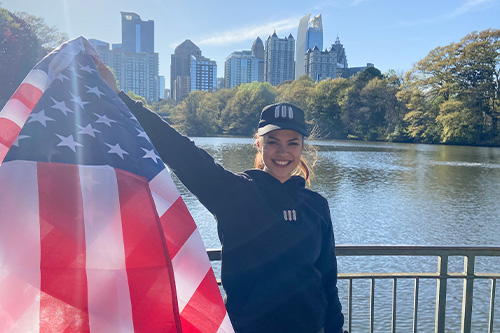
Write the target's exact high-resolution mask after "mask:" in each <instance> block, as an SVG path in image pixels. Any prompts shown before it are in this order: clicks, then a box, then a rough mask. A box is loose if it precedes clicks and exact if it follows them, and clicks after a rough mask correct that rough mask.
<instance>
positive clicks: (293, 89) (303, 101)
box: [276, 74, 315, 112]
mask: <svg viewBox="0 0 500 333" xmlns="http://www.w3.org/2000/svg"><path fill="white" fill-rule="evenodd" d="M314 86H315V84H314V81H313V79H312V78H311V77H310V76H309V75H307V74H303V75H301V76H300V77H299V78H298V79H297V80H295V81H291V82H289V83H287V84H280V85H279V86H278V91H277V96H276V101H277V102H286V103H291V104H294V105H296V106H298V107H300V108H301V109H303V110H304V111H305V112H307V109H308V108H309V105H308V97H309V96H310V94H311V92H312V90H314Z"/></svg>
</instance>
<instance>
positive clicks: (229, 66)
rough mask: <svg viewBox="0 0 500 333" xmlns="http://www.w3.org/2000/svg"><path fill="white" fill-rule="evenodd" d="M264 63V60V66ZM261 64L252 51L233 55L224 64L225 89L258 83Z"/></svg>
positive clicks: (238, 52)
mask: <svg viewBox="0 0 500 333" xmlns="http://www.w3.org/2000/svg"><path fill="white" fill-rule="evenodd" d="M262 48H264V47H262ZM262 51H263V50H262ZM262 53H264V52H262ZM262 55H263V54H262ZM263 62H264V60H262V64H263ZM260 63H261V61H260V60H259V59H257V58H256V57H255V56H254V55H253V52H252V51H235V52H233V53H231V54H230V55H229V56H228V57H227V58H226V62H225V64H224V87H226V88H233V87H235V86H238V85H240V84H242V83H250V82H253V81H258V79H259V74H260V73H259V64H260ZM262 74H263V73H262Z"/></svg>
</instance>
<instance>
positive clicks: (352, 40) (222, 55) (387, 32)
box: [0, 0, 500, 88]
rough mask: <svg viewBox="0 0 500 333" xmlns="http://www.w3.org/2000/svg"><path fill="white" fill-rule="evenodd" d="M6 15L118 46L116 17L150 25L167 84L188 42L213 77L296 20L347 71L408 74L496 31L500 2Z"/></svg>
mask: <svg viewBox="0 0 500 333" xmlns="http://www.w3.org/2000/svg"><path fill="white" fill-rule="evenodd" d="M0 6H1V7H3V8H6V9H7V10H9V11H13V12H15V11H24V12H27V13H29V14H32V15H35V16H39V17H42V18H43V19H44V20H45V23H46V24H47V25H49V26H55V27H56V28H57V29H59V31H61V32H65V33H67V34H68V36H69V38H70V39H72V38H76V37H79V36H83V37H85V38H87V39H99V40H102V41H106V42H108V43H110V44H111V43H121V14H120V12H121V11H124V12H134V13H136V14H138V15H139V16H140V17H141V19H142V20H154V22H155V52H158V54H159V62H160V69H159V74H160V75H164V76H165V82H166V85H167V88H169V84H170V56H171V54H173V53H174V50H175V48H176V47H177V46H178V45H179V44H181V43H182V42H183V41H185V40H186V39H190V40H191V41H192V42H194V43H195V44H196V45H197V46H198V47H199V48H200V49H201V51H202V55H203V56H205V57H207V58H210V59H212V60H215V61H216V62H217V72H218V76H219V77H222V76H223V75H224V62H225V60H226V58H227V57H228V56H229V55H230V54H231V53H232V52H234V51H241V50H250V49H251V47H252V43H253V41H254V40H255V39H256V38H257V37H260V38H261V39H262V41H263V42H264V43H265V41H266V39H267V38H268V37H269V35H272V34H273V32H274V31H276V34H277V35H278V37H280V38H284V37H287V36H288V35H290V34H292V36H293V37H294V38H295V39H296V38H297V28H298V25H299V21H300V19H301V18H302V17H303V16H304V15H306V14H311V15H312V16H315V15H317V14H321V16H322V21H323V48H327V47H329V46H330V45H331V44H333V43H335V40H336V38H337V37H338V38H339V39H340V42H341V43H342V44H343V45H344V48H345V51H346V55H347V61H348V64H349V67H360V66H366V64H367V63H372V64H374V65H375V67H376V68H378V69H379V70H380V71H382V73H385V72H387V71H388V70H390V69H392V70H395V71H396V72H398V73H403V72H406V71H408V70H410V69H411V68H412V66H413V64H414V63H415V62H417V61H419V60H420V59H422V58H424V57H425V56H426V55H427V54H428V53H429V52H430V51H431V50H433V49H434V48H436V47H438V46H445V45H448V44H450V43H454V42H459V41H460V40H461V39H462V38H463V37H465V36H466V35H467V34H469V33H471V32H473V31H482V30H485V29H490V28H491V29H500V0H419V1H408V0H406V1H405V0H289V1H286V2H285V1H270V0H267V1H264V0H252V1H235V0H211V1H206V0H176V1H172V0H0Z"/></svg>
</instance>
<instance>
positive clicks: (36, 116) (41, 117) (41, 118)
mask: <svg viewBox="0 0 500 333" xmlns="http://www.w3.org/2000/svg"><path fill="white" fill-rule="evenodd" d="M34 121H37V122H39V123H40V124H42V126H43V127H47V121H55V120H54V119H52V118H50V117H47V116H46V115H45V111H44V110H41V111H40V112H37V113H32V114H31V115H30V117H29V120H28V123H31V122H34Z"/></svg>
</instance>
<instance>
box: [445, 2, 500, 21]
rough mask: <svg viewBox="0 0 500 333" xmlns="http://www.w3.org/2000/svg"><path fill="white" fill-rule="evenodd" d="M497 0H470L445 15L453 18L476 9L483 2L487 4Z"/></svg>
mask: <svg viewBox="0 0 500 333" xmlns="http://www.w3.org/2000/svg"><path fill="white" fill-rule="evenodd" d="M492 1H495V0H469V1H467V2H466V3H464V4H463V5H461V6H460V7H458V8H456V9H455V10H454V11H452V12H451V13H449V14H447V15H445V17H446V18H449V19H452V18H454V17H457V16H460V15H463V14H467V13H468V12H470V11H472V10H475V9H476V8H477V7H478V6H480V5H482V4H486V3H488V2H492Z"/></svg>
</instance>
